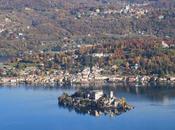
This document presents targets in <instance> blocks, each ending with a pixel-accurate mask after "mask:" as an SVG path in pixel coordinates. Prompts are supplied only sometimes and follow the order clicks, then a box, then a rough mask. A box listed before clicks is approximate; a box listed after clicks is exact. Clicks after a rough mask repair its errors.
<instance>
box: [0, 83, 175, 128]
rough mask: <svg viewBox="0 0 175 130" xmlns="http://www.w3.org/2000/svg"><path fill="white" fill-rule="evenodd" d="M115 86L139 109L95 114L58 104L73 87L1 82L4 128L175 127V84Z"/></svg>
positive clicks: (0, 107) (0, 109) (0, 125)
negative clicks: (96, 115) (166, 85)
mask: <svg viewBox="0 0 175 130" xmlns="http://www.w3.org/2000/svg"><path fill="white" fill-rule="evenodd" d="M108 90H109V89H104V91H108ZM111 90H114V93H115V95H116V96H118V97H125V98H126V100H127V102H128V103H129V104H132V105H134V106H135V109H133V110H131V111H128V112H126V113H123V114H121V115H119V116H115V117H110V116H100V117H94V116H90V115H87V114H86V115H83V114H78V113H76V112H75V111H69V110H68V109H64V108H60V107H59V106H58V101H57V98H58V96H59V95H61V94H62V93H63V92H68V93H69V94H70V93H73V92H74V91H75V89H73V88H69V89H61V88H47V87H45V88H43V87H40V88H39V87H32V86H23V85H20V86H16V87H2V86H1V87H0V113H1V114H0V130H117V129H118V130H155V129H158V130H175V123H174V121H175V89H174V88H172V87H166V88H165V87H164V88H160V87H153V88H142V87H130V88H124V87H119V88H117V89H112V88H111Z"/></svg>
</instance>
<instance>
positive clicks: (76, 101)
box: [58, 90, 134, 116]
mask: <svg viewBox="0 0 175 130" xmlns="http://www.w3.org/2000/svg"><path fill="white" fill-rule="evenodd" d="M58 105H59V106H60V107H63V108H68V109H69V110H75V112H77V113H80V114H89V115H92V116H100V115H109V116H116V115H120V114H121V113H124V112H126V111H129V110H131V109H133V108H134V107H133V106H132V105H129V104H128V103H127V102H126V100H125V98H121V99H120V98H117V97H115V96H114V94H113V91H110V93H109V94H105V93H104V92H103V91H102V90H83V91H77V92H75V93H74V94H72V95H68V94H67V93H63V95H62V96H60V97H58Z"/></svg>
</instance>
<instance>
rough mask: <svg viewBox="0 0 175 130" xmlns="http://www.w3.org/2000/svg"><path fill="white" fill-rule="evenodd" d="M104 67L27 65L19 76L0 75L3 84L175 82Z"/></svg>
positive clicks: (169, 79) (174, 81)
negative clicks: (76, 68)
mask: <svg viewBox="0 0 175 130" xmlns="http://www.w3.org/2000/svg"><path fill="white" fill-rule="evenodd" d="M102 71H103V69H102V68H99V67H97V66H94V67H92V68H90V67H86V68H84V70H83V71H81V72H78V73H75V74H71V73H69V72H68V71H66V72H64V71H62V70H53V71H46V72H43V71H41V70H39V69H37V68H36V67H27V68H26V69H25V70H21V71H19V72H18V75H17V76H13V77H8V76H2V77H0V83H1V84H9V83H10V84H19V83H26V84H59V85H65V84H66V85H67V84H69V85H72V84H86V85H89V84H93V83H95V84H106V83H122V82H125V83H140V84H147V83H149V82H150V81H156V82H157V81H159V82H167V81H170V82H173V83H175V77H168V78H158V77H157V76H152V77H151V76H138V75H136V76H121V75H117V74H114V75H107V74H103V73H102Z"/></svg>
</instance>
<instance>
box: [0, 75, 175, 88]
mask: <svg viewBox="0 0 175 130" xmlns="http://www.w3.org/2000/svg"><path fill="white" fill-rule="evenodd" d="M41 77H42V78H41ZM48 77H49V76H48V75H47V76H45V77H44V76H31V75H29V76H28V77H0V85H20V84H25V85H34V86H35V85H36V86H38V85H44V86H45V85H47V86H61V87H66V86H75V87H78V88H83V87H85V88H86V87H91V86H94V87H95V88H99V87H101V86H105V85H110V86H114V87H115V86H142V87H147V86H152V85H153V86H156V85H172V86H175V77H168V78H158V77H153V76H152V77H151V76H140V79H138V76H135V77H134V76H123V77H122V76H121V77H120V80H119V78H118V80H113V81H111V80H110V76H109V77H108V78H107V79H98V80H97V79H93V80H79V82H77V80H78V79H76V80H75V79H71V78H69V79H67V80H65V77H63V79H62V80H61V79H60V78H59V77H57V76H55V77H52V78H48Z"/></svg>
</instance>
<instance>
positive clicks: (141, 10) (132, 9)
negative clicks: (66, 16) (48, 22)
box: [72, 3, 151, 19]
mask: <svg viewBox="0 0 175 130" xmlns="http://www.w3.org/2000/svg"><path fill="white" fill-rule="evenodd" d="M149 5H150V3H143V4H126V3H125V4H123V5H122V7H120V6H119V7H116V8H115V9H111V8H94V9H87V8H86V9H84V10H78V9H77V10H76V11H72V12H73V13H72V14H73V15H75V16H76V18H78V19H80V18H82V17H96V16H105V15H115V14H120V15H121V14H125V15H129V16H136V17H137V18H138V17H140V16H143V15H146V14H147V13H148V12H149V10H150V9H151V8H149Z"/></svg>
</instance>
